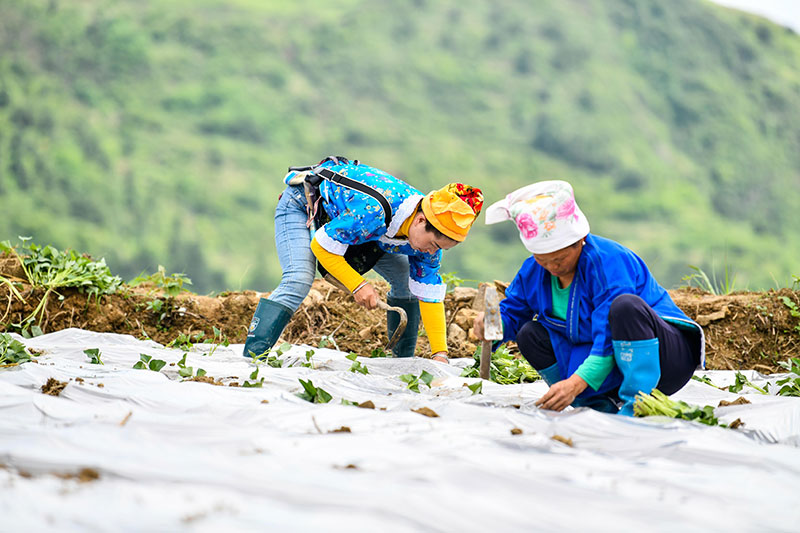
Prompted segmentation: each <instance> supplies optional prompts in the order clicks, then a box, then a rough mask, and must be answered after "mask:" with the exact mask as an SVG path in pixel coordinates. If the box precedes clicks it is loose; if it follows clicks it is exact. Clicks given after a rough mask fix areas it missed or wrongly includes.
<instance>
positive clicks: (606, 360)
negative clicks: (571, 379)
mask: <svg viewBox="0 0 800 533" xmlns="http://www.w3.org/2000/svg"><path fill="white" fill-rule="evenodd" d="M613 369H614V357H613V356H611V355H608V356H600V355H590V356H589V357H587V358H586V360H585V361H584V362H583V363H581V366H579V367H578V369H577V370H576V371H575V373H576V374H578V376H580V377H581V379H583V381H585V382H586V383H587V384H588V385H589V386H590V387H591V388H593V389H594V390H597V389H599V388H600V385H602V384H603V382H604V381H605V380H606V378H607V377H608V375H609V374H610V373H611V370H613Z"/></svg>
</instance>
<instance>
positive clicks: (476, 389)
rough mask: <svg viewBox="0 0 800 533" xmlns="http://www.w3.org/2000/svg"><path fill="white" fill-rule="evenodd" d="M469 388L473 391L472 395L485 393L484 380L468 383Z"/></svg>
mask: <svg viewBox="0 0 800 533" xmlns="http://www.w3.org/2000/svg"><path fill="white" fill-rule="evenodd" d="M467 388H468V389H469V390H471V391H472V395H473V396H474V395H476V394H483V380H481V381H478V382H477V383H473V384H472V385H467Z"/></svg>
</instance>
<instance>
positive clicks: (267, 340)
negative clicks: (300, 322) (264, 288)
mask: <svg viewBox="0 0 800 533" xmlns="http://www.w3.org/2000/svg"><path fill="white" fill-rule="evenodd" d="M292 314H293V313H292V310H291V309H289V308H288V307H286V306H285V305H283V304H279V303H277V302H273V301H272V300H268V299H266V298H261V299H260V300H259V301H258V307H256V312H255V313H254V314H253V320H252V321H251V322H250V329H249V330H248V331H247V340H246V341H245V342H244V352H243V353H242V355H244V356H245V357H258V356H261V355H263V354H265V353H266V352H268V351H269V350H271V349H272V347H273V346H274V345H275V343H276V342H278V337H280V336H281V333H282V332H283V328H285V327H286V324H288V323H289V320H290V319H291V318H292Z"/></svg>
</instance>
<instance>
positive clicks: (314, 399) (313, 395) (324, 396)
mask: <svg viewBox="0 0 800 533" xmlns="http://www.w3.org/2000/svg"><path fill="white" fill-rule="evenodd" d="M299 381H300V384H301V385H302V386H303V392H302V393H300V394H298V396H299V397H300V398H302V399H304V400H306V401H308V402H311V403H328V402H329V401H331V399H332V398H333V396H331V395H330V394H328V393H327V392H326V391H324V390H323V389H321V388H319V387H315V386H314V384H313V383H312V382H311V380H310V379H309V380H308V381H305V380H302V379H301V380H299Z"/></svg>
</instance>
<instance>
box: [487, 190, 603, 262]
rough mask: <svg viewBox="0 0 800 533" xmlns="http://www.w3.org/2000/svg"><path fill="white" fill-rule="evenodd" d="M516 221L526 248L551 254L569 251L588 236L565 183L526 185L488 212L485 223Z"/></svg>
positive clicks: (573, 195) (583, 221) (537, 252)
mask: <svg viewBox="0 0 800 533" xmlns="http://www.w3.org/2000/svg"><path fill="white" fill-rule="evenodd" d="M504 220H513V221H514V222H515V223H516V224H517V228H518V229H519V237H520V239H521V240H522V244H524V245H525V248H527V249H528V251H529V252H531V253H533V254H548V253H550V252H555V251H557V250H561V249H562V248H566V247H567V246H569V245H571V244H574V243H576V242H578V241H579V240H581V239H583V238H584V237H586V235H588V234H589V221H588V220H586V216H585V215H584V214H583V212H582V211H581V210H580V208H578V204H577V203H575V194H574V193H573V192H572V186H571V185H570V184H569V183H567V182H566V181H560V180H551V181H540V182H537V183H532V184H531V185H526V186H525V187H522V188H521V189H517V190H516V191H514V192H512V193H510V194H509V195H507V196H506V197H505V198H504V199H502V200H500V201H499V202H495V203H494V204H492V205H490V206H489V207H488V208H487V209H486V223H487V224H497V223H498V222H503V221H504Z"/></svg>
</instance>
